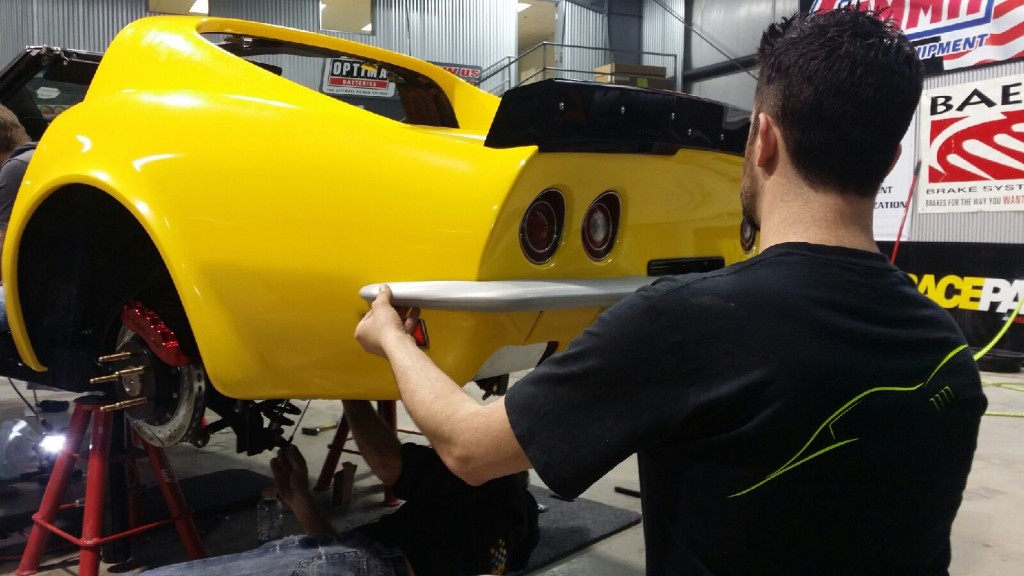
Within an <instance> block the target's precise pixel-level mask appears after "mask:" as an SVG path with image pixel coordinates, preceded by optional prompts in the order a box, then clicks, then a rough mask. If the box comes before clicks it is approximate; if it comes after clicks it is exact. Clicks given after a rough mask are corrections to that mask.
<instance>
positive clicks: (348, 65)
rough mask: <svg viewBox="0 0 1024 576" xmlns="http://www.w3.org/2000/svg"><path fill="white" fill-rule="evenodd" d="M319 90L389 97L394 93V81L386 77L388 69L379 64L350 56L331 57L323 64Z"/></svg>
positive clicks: (346, 94)
mask: <svg viewBox="0 0 1024 576" xmlns="http://www.w3.org/2000/svg"><path fill="white" fill-rule="evenodd" d="M320 91H321V92H323V93H325V94H337V95H341V96H364V97H370V98H374V97H376V98H390V97H392V96H394V95H395V83H394V82H392V81H391V79H390V78H389V77H388V71H387V70H385V69H384V68H381V67H379V66H376V65H373V64H368V63H366V62H362V61H360V60H352V59H350V58H331V59H329V60H327V61H326V62H325V64H324V78H323V83H322V84H321V86H320Z"/></svg>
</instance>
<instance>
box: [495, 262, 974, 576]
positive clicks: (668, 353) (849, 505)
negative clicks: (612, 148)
mask: <svg viewBox="0 0 1024 576" xmlns="http://www.w3.org/2000/svg"><path fill="white" fill-rule="evenodd" d="M505 405H506V409H507V412H508V416H509V419H510V421H511V423H512V428H513V430H514V432H515V435H516V438H517V439H518V440H519V442H520V443H521V444H522V446H523V448H524V449H525V451H526V454H527V455H528V456H529V459H530V462H531V463H532V464H533V466H534V468H535V469H536V470H537V472H538V473H539V474H540V476H541V478H542V479H543V480H544V481H545V482H546V483H547V484H548V486H549V487H550V488H551V489H552V490H554V491H556V492H558V493H561V494H562V495H564V496H575V495H577V494H579V493H580V492H581V491H583V490H585V489H586V488H587V487H588V486H590V485H591V484H592V483H594V482H595V481H596V480H597V479H598V478H600V477H601V476H602V475H604V474H605V473H606V472H607V471H608V470H610V469H611V468H612V467H614V466H615V465H616V464H618V463H619V462H620V461H621V460H623V459H624V458H626V457H627V456H629V455H630V454H632V453H634V452H637V453H638V454H639V465H640V482H641V491H642V493H643V514H644V535H645V540H646V545H647V573H648V574H652V575H653V574H688V575H691V574H700V575H704V574H714V575H717V576H722V575H733V574H735V575H741V576H749V575H752V574H757V575H766V574H780V575H782V574H784V575H788V576H791V575H798V574H814V575H817V574H830V575H835V574H856V575H865V574H871V575H873V576H876V575H880V574H900V575H906V574H914V575H918V576H920V575H930V574H946V572H947V567H948V564H949V560H950V548H949V534H950V527H951V524H952V522H953V518H954V516H955V515H956V511H957V508H958V507H959V505H960V500H961V494H962V492H963V489H964V487H965V485H966V481H967V474H968V472H969V470H970V466H971V460H972V457H973V454H974V449H975V445H976V441H977V432H978V425H979V422H980V419H981V415H982V413H983V412H984V410H985V406H986V399H985V396H984V394H983V393H982V391H981V386H980V378H979V375H978V370H977V366H976V365H975V363H974V360H973V358H972V357H971V353H970V349H969V348H967V347H966V344H965V341H964V338H963V335H962V334H961V332H960V330H959V328H958V327H957V326H956V324H955V323H954V322H953V320H952V319H951V317H950V316H949V315H948V314H947V313H946V312H945V311H944V310H942V309H941V308H939V307H938V306H937V305H936V304H934V303H933V302H931V301H930V300H928V299H927V298H926V297H924V296H923V295H921V294H920V293H919V292H918V291H917V289H916V288H915V287H914V285H913V284H912V283H911V282H910V281H909V280H908V279H907V278H906V277H905V275H904V274H903V273H902V272H900V271H899V270H897V269H896V268H895V267H893V266H891V265H890V264H889V263H888V262H887V260H886V259H885V257H884V256H882V255H881V254H877V253H870V252H864V251H860V250H852V249H847V248H839V247H830V246H821V245H811V244H795V243H794V244H783V245H778V246H775V247H772V248H770V249H768V250H766V251H765V252H764V253H763V254H761V255H759V256H757V257H755V258H752V259H751V260H749V261H747V262H743V263H740V264H736V265H733V266H730V267H728V268H724V269H722V270H718V271H715V272H711V273H707V274H692V275H685V276H678V277H667V278H663V279H659V280H658V281H656V282H655V283H654V284H652V285H651V286H649V287H646V288H643V289H641V290H639V291H638V292H637V293H636V294H634V295H632V296H630V297H629V298H626V299H624V300H623V301H622V302H620V303H619V304H618V305H616V306H613V307H612V308H610V309H609V310H607V311H606V312H605V313H604V314H602V315H601V316H600V317H599V318H598V319H597V321H596V322H595V323H594V324H593V325H592V326H591V327H589V328H588V329H587V330H586V331H585V332H584V333H583V334H582V335H581V336H580V337H579V338H577V339H576V340H574V341H573V342H572V343H571V344H570V346H569V347H568V349H567V350H566V351H565V352H564V353H562V354H557V355H555V356H553V357H552V358H550V359H548V360H547V361H546V362H545V363H544V364H542V365H541V366H540V367H538V368H537V369H536V370H534V371H533V372H531V373H530V374H528V375H527V376H526V377H525V378H523V379H522V380H521V381H520V382H518V383H516V384H515V385H514V386H512V387H511V389H510V390H509V393H508V395H507V396H506V399H505Z"/></svg>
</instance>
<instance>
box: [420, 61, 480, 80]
mask: <svg viewBox="0 0 1024 576" xmlns="http://www.w3.org/2000/svg"><path fill="white" fill-rule="evenodd" d="M431 64H433V65H434V66H438V67H440V68H444V69H445V70H447V71H448V72H451V73H452V74H454V75H456V76H457V77H459V78H462V79H463V80H465V81H466V82H469V83H470V84H472V85H473V86H476V85H477V84H479V83H480V74H481V73H482V72H483V68H481V67H479V66H470V65H468V64H452V63H451V62H431Z"/></svg>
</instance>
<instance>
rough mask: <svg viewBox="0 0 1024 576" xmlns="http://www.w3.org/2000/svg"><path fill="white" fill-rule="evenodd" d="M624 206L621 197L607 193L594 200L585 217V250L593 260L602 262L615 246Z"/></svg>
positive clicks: (613, 193)
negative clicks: (620, 200)
mask: <svg viewBox="0 0 1024 576" xmlns="http://www.w3.org/2000/svg"><path fill="white" fill-rule="evenodd" d="M621 213H622V205H621V204H620V202H619V195H618V194H616V193H615V192H605V193H604V194H601V195H600V196H598V197H597V199H596V200H594V201H593V202H592V203H591V204H590V207H589V208H587V212H586V214H584V215H583V249H584V250H585V251H586V252H587V256H590V259H591V260H602V259H604V258H605V257H607V256H608V254H609V253H610V252H611V251H612V247H614V246H615V237H616V235H617V234H618V232H619V215H620V214H621Z"/></svg>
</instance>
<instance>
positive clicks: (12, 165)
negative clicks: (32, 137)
mask: <svg viewBox="0 0 1024 576" xmlns="http://www.w3.org/2000/svg"><path fill="white" fill-rule="evenodd" d="M35 149H36V143H35V142H29V143H27V144H22V145H21V146H18V147H17V148H15V149H14V150H12V151H11V156H10V157H9V158H8V159H7V160H6V161H5V162H4V163H3V165H0V230H7V225H8V224H10V222H11V208H13V207H14V199H15V198H17V196H18V188H20V187H21V180H22V178H24V177H25V170H26V169H28V162H29V160H31V159H32V154H33V153H34V152H35Z"/></svg>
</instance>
